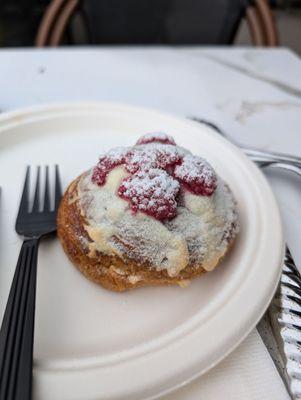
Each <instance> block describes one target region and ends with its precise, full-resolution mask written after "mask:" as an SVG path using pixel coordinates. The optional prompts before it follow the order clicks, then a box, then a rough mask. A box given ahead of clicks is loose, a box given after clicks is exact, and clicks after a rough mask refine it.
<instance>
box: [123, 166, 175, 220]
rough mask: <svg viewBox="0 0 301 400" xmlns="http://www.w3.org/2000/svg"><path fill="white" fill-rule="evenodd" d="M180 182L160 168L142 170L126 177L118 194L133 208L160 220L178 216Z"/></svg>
mask: <svg viewBox="0 0 301 400" xmlns="http://www.w3.org/2000/svg"><path fill="white" fill-rule="evenodd" d="M179 189H180V185H179V182H178V181H176V180H175V179H173V178H172V177H171V176H170V175H169V174H168V173H167V172H165V171H164V170H162V169H158V168H151V169H149V170H142V171H138V172H136V173H135V174H134V175H132V176H130V177H129V178H127V179H125V180H124V181H123V182H122V184H121V185H120V187H119V190H118V194H119V196H120V197H122V198H123V199H126V200H128V201H129V202H130V203H131V205H132V210H133V211H134V212H136V211H142V212H145V213H146V214H148V215H151V216H152V217H154V218H157V219H159V220H162V219H169V218H173V217H175V216H176V212H177V202H176V196H177V194H178V192H179Z"/></svg>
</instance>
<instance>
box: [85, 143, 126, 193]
mask: <svg viewBox="0 0 301 400" xmlns="http://www.w3.org/2000/svg"><path fill="white" fill-rule="evenodd" d="M127 151H128V150H127V149H126V148H124V147H116V148H115V149H112V150H110V151H109V152H108V153H107V154H106V155H105V156H102V157H100V159H99V162H98V164H97V165H96V167H95V168H94V169H93V173H92V182H94V183H96V184H97V185H99V186H102V185H103V184H104V183H105V181H106V177H107V175H108V173H109V172H110V171H111V170H112V169H113V168H115V167H117V166H118V165H121V164H124V162H125V156H126V153H127Z"/></svg>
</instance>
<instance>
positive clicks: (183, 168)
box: [174, 155, 216, 196]
mask: <svg viewBox="0 0 301 400" xmlns="http://www.w3.org/2000/svg"><path fill="white" fill-rule="evenodd" d="M174 175H175V177H176V178H178V179H179V180H180V181H182V182H183V183H185V184H186V185H187V187H188V188H189V189H190V190H191V191H192V192H193V193H195V194H198V195H203V196H210V195H211V194H212V193H213V192H214V191H215V189H216V175H215V172H214V169H213V168H212V167H211V165H210V164H209V163H208V162H207V161H206V160H204V159H203V158H201V157H197V156H193V155H187V156H185V157H184V158H183V161H182V163H181V164H180V165H176V166H175V171H174Z"/></svg>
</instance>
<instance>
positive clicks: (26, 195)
mask: <svg viewBox="0 0 301 400" xmlns="http://www.w3.org/2000/svg"><path fill="white" fill-rule="evenodd" d="M29 175H30V166H29V165H28V166H27V167H26V175H25V181H24V187H23V192H22V197H21V202H20V207H19V214H23V213H27V212H28V208H29V207H28V205H29V200H28V198H29Z"/></svg>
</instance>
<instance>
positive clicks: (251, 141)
mask: <svg viewBox="0 0 301 400" xmlns="http://www.w3.org/2000/svg"><path fill="white" fill-rule="evenodd" d="M0 88H1V92H0V110H1V111H7V110H13V109H16V108H19V107H25V106H29V105H34V104H44V103H49V102H54V101H68V100H72V101H86V100H98V101H118V102H126V103H130V104H133V105H143V106H147V107H152V108H157V109H161V110H165V111H168V112H171V113H174V114H177V115H182V116H195V117H199V118H204V119H207V120H210V121H212V122H214V123H215V124H217V125H218V126H220V127H221V128H222V129H223V130H224V131H225V132H226V133H228V134H229V136H231V137H232V138H234V139H236V140H238V141H240V142H241V143H244V144H245V145H253V146H257V147H260V148H263V149H267V150H277V151H283V152H287V153H293V154H296V155H299V156H301V60H300V59H299V58H298V57H297V56H296V55H295V54H293V53H292V52H291V51H289V50H287V49H282V48H279V49H250V48H231V49H229V48H228V49H226V48H223V47H215V48H210V47H209V48H207V47H203V48H199V47H194V48H188V47H185V48H178V47H176V48H171V47H159V48H158V47H157V48H152V47H149V48H145V47H144V48H142V47H141V48H139V47H138V48H126V47H123V48H118V47H114V48H112V47H106V48H85V49H83V48H68V49H67V48H60V49H51V50H36V49H28V50H1V51H0ZM266 175H267V177H268V179H269V181H270V183H271V185H272V187H273V189H274V192H275V195H276V197H277V199H278V203H279V206H280V209H281V213H282V217H283V223H284V230H285V236H286V240H287V242H288V244H289V247H290V249H291V252H292V254H293V256H294V258H295V261H296V262H297V264H299V265H300V266H301V246H300V245H299V241H300V238H301V207H300V206H299V204H300V201H301V191H300V188H301V184H300V178H298V177H297V176H296V177H294V176H291V175H288V174H287V173H285V172H283V173H282V172H281V173H279V171H275V170H274V171H272V170H271V171H268V170H267V171H266Z"/></svg>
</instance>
